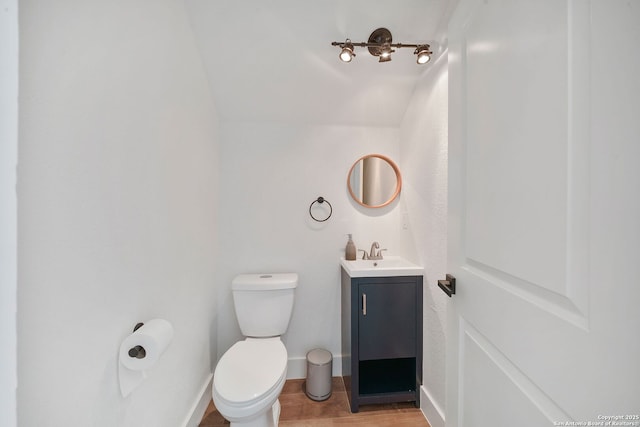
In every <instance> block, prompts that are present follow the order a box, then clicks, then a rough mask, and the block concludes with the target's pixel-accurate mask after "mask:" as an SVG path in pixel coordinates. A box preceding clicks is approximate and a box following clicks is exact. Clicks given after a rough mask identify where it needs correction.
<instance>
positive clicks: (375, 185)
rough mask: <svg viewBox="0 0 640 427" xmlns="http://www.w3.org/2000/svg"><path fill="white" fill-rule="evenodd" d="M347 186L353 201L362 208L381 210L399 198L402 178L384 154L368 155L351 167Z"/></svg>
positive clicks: (398, 170)
mask: <svg viewBox="0 0 640 427" xmlns="http://www.w3.org/2000/svg"><path fill="white" fill-rule="evenodd" d="M347 186H348V187H349V193H350V194H351V197H353V200H355V201H356V202H358V203H359V204H361V205H362V206H364V207H367V208H381V207H383V206H387V205H388V204H389V203H391V202H393V201H394V200H395V198H396V197H398V194H400V188H401V187H402V177H401V176H400V169H398V166H397V165H396V164H395V163H394V162H393V160H391V159H390V158H388V157H386V156H383V155H382V154H368V155H366V156H362V157H360V158H359V159H358V160H356V162H355V163H354V164H353V166H351V169H350V170H349V175H348V176H347Z"/></svg>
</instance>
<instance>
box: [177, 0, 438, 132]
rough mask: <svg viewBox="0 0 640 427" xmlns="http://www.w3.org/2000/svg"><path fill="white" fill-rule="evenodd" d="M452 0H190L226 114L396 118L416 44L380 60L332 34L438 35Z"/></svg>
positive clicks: (379, 121)
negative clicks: (345, 54)
mask: <svg viewBox="0 0 640 427" xmlns="http://www.w3.org/2000/svg"><path fill="white" fill-rule="evenodd" d="M446 3H447V0H387V1H379V0H186V5H187V10H188V13H189V16H190V19H191V22H192V26H193V29H194V33H195V37H196V40H197V44H198V47H199V49H200V51H201V54H202V58H203V62H204V66H205V69H206V71H207V73H208V76H209V82H210V85H211V90H212V94H213V97H214V100H215V104H216V107H217V109H218V113H219V116H220V119H221V120H223V121H272V122H289V123H290V122H297V123H305V124H338V125H367V126H397V125H398V124H399V123H400V121H401V120H402V116H403V114H404V111H405V109H406V106H407V105H408V102H409V99H410V97H411V94H412V91H413V88H414V86H415V84H416V81H417V80H418V77H419V76H420V75H421V74H422V73H424V72H425V70H426V67H428V66H429V65H428V64H427V65H417V64H416V62H415V55H413V49H410V48H404V49H400V50H397V51H396V53H394V54H393V56H392V58H393V60H392V61H391V62H388V63H378V62H377V58H376V57H373V56H371V55H370V54H369V53H368V52H367V50H366V49H365V48H356V55H357V56H356V58H355V59H354V60H353V61H352V62H351V63H343V62H341V61H340V60H339V59H338V54H339V49H338V48H337V47H334V46H331V42H332V41H344V40H345V39H346V38H350V39H351V40H352V41H354V42H359V41H367V39H368V37H369V35H370V34H371V32H372V31H373V30H375V29H376V28H379V27H386V28H388V29H389V30H390V31H391V33H392V34H393V42H394V43H422V42H427V43H430V44H432V50H433V48H435V49H439V48H440V47H441V46H439V44H438V43H434V42H435V40H436V39H437V37H438V34H436V33H437V32H438V31H439V25H440V22H441V18H442V16H443V14H444V13H445V9H446Z"/></svg>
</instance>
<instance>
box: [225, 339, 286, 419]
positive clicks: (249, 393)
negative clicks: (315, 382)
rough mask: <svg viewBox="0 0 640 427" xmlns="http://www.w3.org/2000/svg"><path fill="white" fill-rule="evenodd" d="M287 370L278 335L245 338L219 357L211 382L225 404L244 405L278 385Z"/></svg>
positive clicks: (283, 351) (266, 393)
mask: <svg viewBox="0 0 640 427" xmlns="http://www.w3.org/2000/svg"><path fill="white" fill-rule="evenodd" d="M286 372H287V349H286V348H285V346H284V344H283V343H282V341H280V338H279V337H273V338H247V339H245V340H244V341H239V342H237V343H235V344H234V345H233V346H232V347H231V348H230V349H229V350H227V352H226V353H225V354H224V355H223V356H222V358H220V361H219V362H218V365H217V366H216V369H215V374H214V377H213V386H214V390H215V392H216V395H217V397H218V398H219V399H221V400H222V401H223V402H224V403H225V404H226V405H229V406H236V407H238V406H242V407H247V406H251V405H252V404H253V403H254V402H256V401H259V400H261V399H264V398H265V397H266V396H268V395H269V394H271V393H272V392H273V391H274V390H276V389H279V388H281V387H282V385H283V383H284V379H286V378H285V377H286ZM278 393H279V390H278Z"/></svg>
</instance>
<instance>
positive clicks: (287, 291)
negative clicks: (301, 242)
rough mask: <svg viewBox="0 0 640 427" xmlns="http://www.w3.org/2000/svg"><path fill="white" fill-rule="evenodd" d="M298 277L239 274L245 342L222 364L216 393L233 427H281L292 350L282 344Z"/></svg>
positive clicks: (236, 292) (236, 287) (237, 301)
mask: <svg viewBox="0 0 640 427" xmlns="http://www.w3.org/2000/svg"><path fill="white" fill-rule="evenodd" d="M297 283H298V276H297V274H295V273H285V274H263V275H248V274H245V275H240V276H237V277H236V278H235V279H234V281H233V286H232V289H233V299H234V305H235V307H236V316H237V317H238V322H239V324H240V329H241V331H242V333H243V334H244V335H245V336H246V338H245V339H244V340H242V341H238V342H237V343H235V344H234V345H233V346H231V348H229V350H227V351H226V352H225V353H224V355H223V356H222V357H221V358H220V360H219V361H218V364H217V365H216V369H215V372H214V375H213V385H212V394H213V401H214V404H215V406H216V409H217V410H218V412H220V414H221V415H222V416H223V417H224V418H225V419H227V420H228V421H229V422H231V426H232V427H240V426H242V427H277V425H278V419H279V416H280V402H279V401H278V396H279V395H280V392H281V391H282V388H283V387H284V383H285V381H286V378H287V349H286V348H285V346H284V344H283V342H282V341H281V340H280V335H282V334H283V333H284V332H285V331H286V329H287V327H288V324H289V320H290V317H291V312H292V309H293V292H294V289H295V287H296V286H297Z"/></svg>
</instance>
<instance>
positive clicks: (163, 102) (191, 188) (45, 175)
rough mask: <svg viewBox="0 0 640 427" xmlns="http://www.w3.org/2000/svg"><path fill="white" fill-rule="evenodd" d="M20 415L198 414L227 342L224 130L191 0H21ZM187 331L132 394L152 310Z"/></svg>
mask: <svg viewBox="0 0 640 427" xmlns="http://www.w3.org/2000/svg"><path fill="white" fill-rule="evenodd" d="M20 6H21V10H20V37H21V49H20V66H21V82H20V110H19V112H20V124H19V131H20V145H19V172H18V183H19V186H18V213H19V226H18V245H19V249H18V277H19V283H18V360H19V362H18V382H19V384H18V419H19V423H20V425H21V426H25V427H27V426H61V427H62V426H64V427H67V426H105V427H113V426H134V425H136V426H138V425H144V426H158V427H161V426H167V427H169V426H171V427H175V426H178V425H181V424H184V420H185V418H186V417H188V415H189V412H190V410H191V407H192V405H193V404H194V402H195V401H196V400H197V399H198V398H199V396H198V394H199V393H200V391H201V388H202V387H203V384H204V382H205V381H207V379H208V375H209V373H210V372H211V363H212V361H211V360H210V350H211V348H213V351H214V353H215V351H216V350H215V341H214V342H212V341H211V340H212V339H214V340H215V331H216V328H217V325H216V324H215V322H216V318H215V307H216V303H215V289H214V277H215V276H216V272H215V269H214V260H215V258H216V253H215V244H214V242H215V240H216V238H217V236H216V229H215V224H216V209H217V201H218V196H217V186H218V185H217V160H218V154H217V152H216V150H217V148H216V146H217V136H216V134H217V129H216V124H215V117H216V112H215V108H214V105H213V103H212V101H211V98H210V94H209V90H208V84H207V82H206V79H205V76H204V73H203V70H202V65H201V61H200V58H199V56H198V53H197V51H196V49H195V45H194V42H193V37H192V34H191V30H190V27H189V24H188V21H187V17H186V15H185V11H184V10H183V5H182V3H181V2H179V1H173V0H154V1H142V2H128V1H123V0H116V1H108V2H104V1H83V2H77V1H57V2H52V3H48V2H39V1H24V2H21V3H20ZM155 317H161V318H165V319H167V320H169V321H170V322H172V324H173V326H174V328H175V337H174V340H173V343H172V344H171V346H170V347H169V348H168V349H167V351H166V352H165V354H164V355H163V357H162V358H161V360H160V361H159V363H158V364H157V365H156V366H155V367H154V368H153V369H152V370H150V371H149V377H148V378H147V379H146V381H145V382H144V383H143V384H142V385H141V386H140V387H139V388H138V389H137V390H135V391H134V392H133V393H132V394H131V395H130V396H128V397H127V398H122V397H121V395H120V394H119V388H118V381H117V352H118V348H119V345H120V342H121V340H122V339H123V338H124V337H125V336H126V335H128V334H129V333H130V332H131V329H132V328H133V326H134V325H135V323H136V322H138V321H145V320H148V319H151V318H155Z"/></svg>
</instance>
